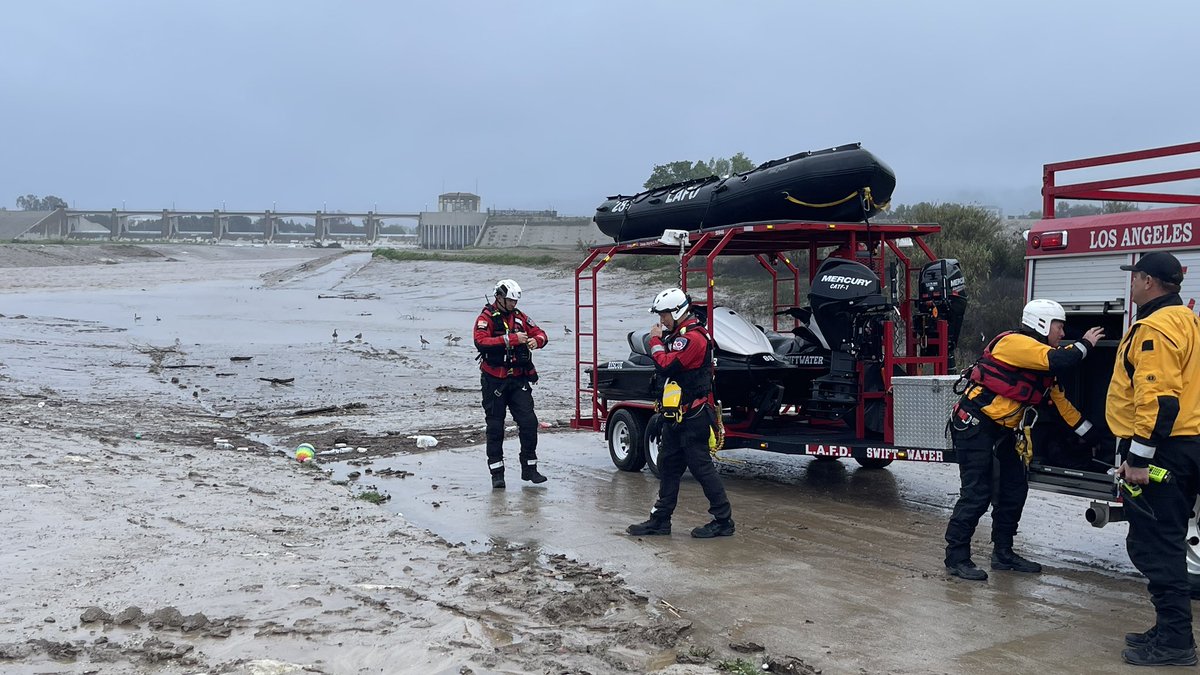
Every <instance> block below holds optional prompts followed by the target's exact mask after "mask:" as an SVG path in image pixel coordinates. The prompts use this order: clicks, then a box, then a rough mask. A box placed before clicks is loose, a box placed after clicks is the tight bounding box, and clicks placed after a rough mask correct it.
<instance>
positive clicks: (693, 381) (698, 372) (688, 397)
mask: <svg viewBox="0 0 1200 675" xmlns="http://www.w3.org/2000/svg"><path fill="white" fill-rule="evenodd" d="M688 333H693V334H694V333H699V334H700V335H703V336H704V344H705V345H707V347H706V348H705V351H704V362H703V363H702V364H701V366H700V367H699V368H692V369H690V370H683V371H680V372H678V373H676V374H675V375H673V376H672V377H671V379H672V380H674V381H675V382H676V383H677V384H679V388H680V389H681V390H682V392H681V401H680V402H681V403H682V404H683V405H688V406H690V405H691V404H692V402H693V401H695V400H696V399H699V398H708V395H709V393H710V392H711V391H712V353H713V344H712V336H710V335H709V334H708V331H707V330H705V328H704V325H703V324H701V323H700V322H699V321H695V322H694V323H689V324H687V325H684V326H682V330H681V331H680V332H679V333H677V334H674V335H669V336H667V338H669V340H670V341H668V340H667V339H664V340H663V343H664V344H665V345H666V346H667V350H668V351H670V349H671V347H670V345H671V342H673V341H674V339H675V338H676V337H679V336H683V337H687V335H688Z"/></svg>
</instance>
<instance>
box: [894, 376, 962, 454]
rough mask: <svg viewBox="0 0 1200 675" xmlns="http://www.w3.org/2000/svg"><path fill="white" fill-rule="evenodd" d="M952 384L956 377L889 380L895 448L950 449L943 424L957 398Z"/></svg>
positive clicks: (911, 377) (906, 377)
mask: <svg viewBox="0 0 1200 675" xmlns="http://www.w3.org/2000/svg"><path fill="white" fill-rule="evenodd" d="M955 382H958V375H918V376H905V377H893V378H892V402H893V404H894V407H893V408H892V413H893V425H894V426H893V429H892V431H893V433H894V436H895V443H896V445H897V446H899V447H902V448H941V449H947V450H948V449H950V439H949V438H948V437H947V434H946V421H947V420H949V419H950V409H951V408H953V407H954V404H955V403H957V402H958V399H959V394H956V393H954V383H955Z"/></svg>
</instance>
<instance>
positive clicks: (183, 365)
mask: <svg viewBox="0 0 1200 675" xmlns="http://www.w3.org/2000/svg"><path fill="white" fill-rule="evenodd" d="M167 368H216V366H206V365H204V364H202V363H181V364H179V365H176V366H163V369H164V370H165V369H167Z"/></svg>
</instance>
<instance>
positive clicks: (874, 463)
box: [854, 457, 894, 469]
mask: <svg viewBox="0 0 1200 675" xmlns="http://www.w3.org/2000/svg"><path fill="white" fill-rule="evenodd" d="M854 461H856V462H858V464H859V466H861V467H862V468H864V469H882V468H883V467H885V466H887V465H888V464H891V463H892V462H893V461H894V460H891V459H877V458H876V459H859V458H858V457H855V458H854Z"/></svg>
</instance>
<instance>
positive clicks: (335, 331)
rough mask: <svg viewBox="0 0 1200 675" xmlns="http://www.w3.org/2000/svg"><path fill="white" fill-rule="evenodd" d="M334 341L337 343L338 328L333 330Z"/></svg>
mask: <svg viewBox="0 0 1200 675" xmlns="http://www.w3.org/2000/svg"><path fill="white" fill-rule="evenodd" d="M333 341H334V342H337V329H336V328H334V329H333Z"/></svg>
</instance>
